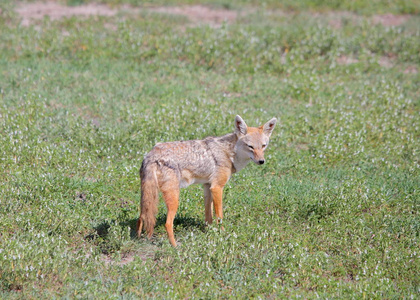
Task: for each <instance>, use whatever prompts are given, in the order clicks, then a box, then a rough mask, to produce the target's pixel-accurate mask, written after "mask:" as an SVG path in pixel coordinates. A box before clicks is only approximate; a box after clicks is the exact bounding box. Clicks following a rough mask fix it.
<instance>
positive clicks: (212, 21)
mask: <svg viewBox="0 0 420 300" xmlns="http://www.w3.org/2000/svg"><path fill="white" fill-rule="evenodd" d="M121 10H130V11H134V12H141V11H146V12H155V13H162V14H172V15H181V16H186V17H187V18H188V19H189V20H190V21H191V22H192V23H193V24H209V25H213V26H217V25H220V24H222V23H223V22H232V21H234V20H235V19H236V18H237V17H238V16H239V14H240V13H239V12H237V11H233V10H227V9H214V8H210V7H207V6H204V5H192V6H162V7H149V8H133V7H128V6H127V5H124V6H120V7H118V8H111V7H109V6H108V5H105V4H98V3H92V4H85V5H79V6H65V5H61V4H59V3H56V2H52V1H50V2H32V3H21V4H20V5H19V6H18V7H17V8H16V12H17V13H18V14H19V15H20V16H21V17H22V25H24V26H29V25H30V24H31V23H32V21H33V20H39V19H43V18H44V17H46V16H48V17H49V18H50V19H51V20H58V19H61V18H66V17H72V16H86V17H88V16H95V15H96V16H114V15H116V14H117V13H118V12H119V11H121Z"/></svg>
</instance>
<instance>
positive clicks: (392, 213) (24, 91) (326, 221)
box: [0, 0, 420, 299]
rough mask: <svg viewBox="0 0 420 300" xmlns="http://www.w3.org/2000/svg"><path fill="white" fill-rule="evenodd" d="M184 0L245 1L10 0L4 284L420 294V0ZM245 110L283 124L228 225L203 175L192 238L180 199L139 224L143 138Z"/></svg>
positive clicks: (237, 190) (153, 291)
mask: <svg viewBox="0 0 420 300" xmlns="http://www.w3.org/2000/svg"><path fill="white" fill-rule="evenodd" d="M88 2H89V1H67V2H66V1H61V3H64V4H66V3H67V4H69V5H78V4H83V3H85V4H86V3H88ZM98 2H100V1H98ZM102 2H103V3H104V2H105V3H108V4H111V6H110V7H112V8H113V9H118V5H119V4H121V3H133V2H134V1H122V0H111V1H102ZM162 2H163V1H160V2H159V1H157V2H155V4H156V3H157V4H161V3H162ZM170 3H172V4H175V2H174V1H171V2H170ZM182 3H187V4H199V3H202V4H203V3H204V4H210V5H213V6H212V7H215V8H217V9H219V10H220V9H223V8H229V9H232V10H240V11H242V12H243V13H242V14H241V15H240V16H239V17H238V18H236V19H235V20H232V21H230V22H229V23H224V22H222V23H220V24H214V23H212V24H198V23H197V22H193V21H191V20H190V19H189V18H188V17H187V16H179V15H169V14H159V13H154V12H150V11H148V10H135V9H132V10H128V9H125V10H124V9H122V10H120V11H119V12H118V13H117V14H115V15H113V16H108V17H106V16H92V17H80V16H72V17H69V18H62V19H58V20H52V19H49V18H45V19H39V20H34V21H32V23H31V25H30V26H28V27H26V26H22V25H20V22H21V18H20V16H19V15H18V14H17V13H16V12H15V4H14V2H13V1H8V2H7V1H6V2H2V4H0V8H1V12H0V93H1V94H0V168H1V170H2V172H1V175H0V181H1V187H0V298H2V299H3V298H10V299H17V298H19V299H46V298H61V297H63V298H83V299H91V298H92V299H94V298H107V299H116V298H124V299H135V298H197V299H208V298H243V299H245V298H268V299H276V298H288V297H293V298H299V297H301V298H317V297H320V298H356V299H362V298H373V299H384V298H387V299H390V298H408V299H409V298H419V297H420V279H419V278H420V260H419V254H420V248H419V238H420V191H419V187H420V152H419V151H420V149H419V145H420V143H419V140H420V93H419V83H420V76H419V73H418V72H419V67H420V29H419V24H420V17H419V15H418V7H419V2H418V1H415V0H412V1H410V0H404V1H392V5H391V4H390V5H388V4H389V3H391V2H390V1H361V0H358V1H348V2H346V3H352V4H351V5H349V4H347V5H346V4H342V2H341V1H333V2H327V1H315V0H306V1H302V2H299V1H288V0H285V1H266V2H265V5H263V6H260V7H258V8H256V7H254V6H253V5H256V3H257V1H252V0H249V1H245V0H237V1H225V2H224V1H218V0H214V1H210V0H208V1H201V2H200V1H198V0H197V1H195V0H194V1H193V0H191V1H183V2H182ZM334 3H335V4H334ZM343 3H345V2H343ZM148 7H149V6H148ZM335 10H340V11H335ZM383 13H386V14H388V13H395V14H398V13H400V14H401V13H404V14H407V13H411V14H412V15H404V16H400V17H401V18H402V19H401V20H402V21H401V22H399V24H397V25H395V24H394V26H389V25H390V24H386V22H381V20H383V16H382V17H381V16H380V15H379V14H383ZM388 17H390V15H388ZM381 18H382V19H381ZM236 114H239V115H241V116H242V117H243V118H244V119H245V120H246V121H247V123H248V125H251V126H253V125H260V124H262V123H264V122H266V121H268V120H269V119H270V118H271V117H277V118H278V119H279V124H278V125H277V127H276V128H275V130H274V133H273V136H272V140H271V143H270V146H269V147H268V150H267V152H266V159H267V163H266V164H264V165H263V166H256V165H254V164H250V165H249V166H248V167H247V168H245V169H244V170H242V171H241V173H238V174H235V175H234V176H233V177H232V178H231V180H230V181H229V183H228V185H227V186H226V188H225V197H224V227H225V231H221V230H220V229H219V228H218V227H217V226H216V225H214V226H210V227H206V226H205V224H204V201H203V197H202V188H201V187H200V186H191V187H189V188H188V189H184V190H182V192H181V201H180V208H179V210H178V214H177V217H176V219H175V236H176V238H177V241H178V243H179V246H178V248H176V249H175V248H172V247H171V246H170V244H169V242H168V240H167V238H166V232H165V229H164V221H165V215H166V209H165V207H164V204H163V203H161V204H160V210H159V215H158V225H157V227H156V229H155V235H154V237H153V239H152V240H150V241H149V240H147V239H145V238H142V239H140V240H139V239H137V238H135V235H134V226H135V222H136V219H137V217H138V206H139V195H140V190H139V187H140V180H139V176H138V171H139V167H140V165H141V161H142V159H143V156H144V154H145V153H147V152H148V151H149V150H150V149H151V148H152V147H153V145H154V144H155V143H157V142H162V141H173V140H182V139H183V140H187V139H197V138H203V137H205V136H208V135H222V134H225V133H228V132H232V131H233V121H234V117H235V115H236Z"/></svg>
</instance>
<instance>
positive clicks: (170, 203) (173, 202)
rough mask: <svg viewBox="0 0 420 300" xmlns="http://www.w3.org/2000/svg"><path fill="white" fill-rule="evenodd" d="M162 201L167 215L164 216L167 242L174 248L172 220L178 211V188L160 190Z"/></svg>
mask: <svg viewBox="0 0 420 300" xmlns="http://www.w3.org/2000/svg"><path fill="white" fill-rule="evenodd" d="M162 194H163V199H164V200H165V203H166V207H167V209H168V214H167V216H166V224H165V228H166V232H167V234H168V239H169V242H170V243H171V245H172V246H174V247H176V241H175V236H174V219H175V215H176V211H177V210H178V204H179V188H178V187H177V188H171V189H165V190H162Z"/></svg>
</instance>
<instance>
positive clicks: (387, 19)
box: [372, 14, 410, 26]
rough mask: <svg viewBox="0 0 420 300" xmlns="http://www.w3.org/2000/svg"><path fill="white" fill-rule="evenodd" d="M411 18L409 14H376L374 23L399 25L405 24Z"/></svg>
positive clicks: (373, 19)
mask: <svg viewBox="0 0 420 300" xmlns="http://www.w3.org/2000/svg"><path fill="white" fill-rule="evenodd" d="M408 19H410V16H409V15H393V14H385V15H375V16H373V17H372V21H373V23H374V24H382V25H383V26H399V25H402V24H404V23H405V22H407V21H408Z"/></svg>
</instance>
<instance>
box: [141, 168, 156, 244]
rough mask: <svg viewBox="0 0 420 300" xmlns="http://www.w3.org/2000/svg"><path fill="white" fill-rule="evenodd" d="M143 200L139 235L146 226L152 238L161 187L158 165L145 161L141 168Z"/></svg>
mask: <svg viewBox="0 0 420 300" xmlns="http://www.w3.org/2000/svg"><path fill="white" fill-rule="evenodd" d="M140 179H141V201H140V210H141V212H140V217H139V219H138V221H137V236H138V237H140V236H141V232H142V229H143V227H144V229H145V231H146V232H147V236H148V237H149V238H150V237H151V236H152V234H153V230H154V227H155V224H156V215H157V213H158V204H159V187H158V181H157V177H156V165H155V164H145V163H144V162H143V164H142V166H141V169H140Z"/></svg>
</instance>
